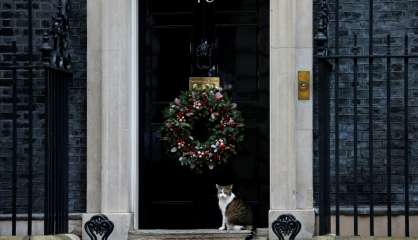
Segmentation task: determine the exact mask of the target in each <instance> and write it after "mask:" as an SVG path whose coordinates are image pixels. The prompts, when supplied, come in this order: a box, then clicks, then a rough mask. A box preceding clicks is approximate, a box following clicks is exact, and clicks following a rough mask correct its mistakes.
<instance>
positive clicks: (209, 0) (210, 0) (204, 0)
mask: <svg viewBox="0 0 418 240" xmlns="http://www.w3.org/2000/svg"><path fill="white" fill-rule="evenodd" d="M214 1H215V0H197V3H201V2H207V3H213V2H214Z"/></svg>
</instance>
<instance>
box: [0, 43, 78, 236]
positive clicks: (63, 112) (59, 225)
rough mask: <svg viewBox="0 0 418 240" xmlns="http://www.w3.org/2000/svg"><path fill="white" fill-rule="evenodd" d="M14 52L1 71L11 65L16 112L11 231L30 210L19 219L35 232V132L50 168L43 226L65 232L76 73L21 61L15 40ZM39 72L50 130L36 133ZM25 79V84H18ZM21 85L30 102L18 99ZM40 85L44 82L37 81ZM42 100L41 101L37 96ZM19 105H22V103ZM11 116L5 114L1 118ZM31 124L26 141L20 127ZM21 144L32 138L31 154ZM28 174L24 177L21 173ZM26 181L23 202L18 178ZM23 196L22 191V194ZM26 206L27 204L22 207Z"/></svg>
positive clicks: (14, 232) (46, 174) (14, 231)
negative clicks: (22, 119) (23, 118)
mask: <svg viewBox="0 0 418 240" xmlns="http://www.w3.org/2000/svg"><path fill="white" fill-rule="evenodd" d="M11 48H12V49H13V52H12V55H13V56H12V58H13V65H12V66H0V70H2V71H6V72H7V71H11V81H10V83H11V86H9V87H10V89H11V95H12V98H11V103H12V112H11V114H10V115H9V116H10V118H11V122H12V124H11V128H12V131H11V132H12V136H11V137H12V149H11V161H10V162H11V165H12V166H11V167H10V168H11V178H10V183H11V194H10V195H11V203H10V205H11V206H10V209H11V213H10V216H11V217H10V220H11V226H12V228H11V231H10V234H11V235H17V234H18V232H17V223H18V215H21V214H22V211H25V214H23V215H26V217H23V215H22V217H19V220H21V219H25V220H26V223H27V235H31V234H32V228H33V224H32V222H33V220H34V219H33V215H34V214H33V206H34V196H33V192H34V191H40V190H42V188H40V186H39V185H34V184H33V183H34V179H39V176H34V174H33V172H34V169H33V163H34V153H33V151H34V149H33V142H34V140H35V138H43V139H45V171H44V172H43V174H44V178H45V186H44V189H45V194H44V202H45V205H44V212H43V215H44V225H45V226H44V232H45V234H51V233H66V232H67V231H68V84H69V81H70V80H71V78H72V74H71V72H69V71H66V70H63V69H58V68H53V67H50V66H44V65H39V66H33V65H32V66H30V65H27V66H18V65H17V64H16V60H15V59H16V54H17V51H16V42H13V43H12V47H11ZM19 72H22V73H27V80H29V81H28V82H27V85H28V86H27V87H25V86H24V85H25V84H24V83H23V81H24V80H26V79H20V78H19V77H18V75H22V74H18V73H19ZM34 72H41V73H42V74H43V75H44V77H45V81H44V89H45V99H46V100H45V103H43V104H44V106H45V109H46V110H45V113H46V114H45V119H44V120H45V122H46V124H45V127H44V129H45V135H44V136H43V137H42V136H39V135H37V136H36V137H35V136H34V134H33V131H34V129H35V126H34V123H33V115H34V109H35V107H34V105H35V104H34V96H33V93H34V88H33V86H31V85H33V81H34ZM19 82H20V84H19ZM19 85H21V88H22V89H27V92H25V95H27V96H28V101H27V103H26V106H22V102H21V101H19V99H18V92H19V91H20V92H22V89H19V87H18V86H19ZM38 87H39V86H38ZM37 104H39V102H37ZM18 105H19V107H18ZM22 108H26V109H27V116H28V124H27V126H23V127H22V126H20V125H19V124H18V117H19V113H21V111H22V110H20V111H19V109H22ZM2 120H6V119H2ZM25 129H27V132H28V134H27V138H26V139H25V140H24V142H22V138H21V137H19V136H18V131H20V130H25ZM21 144H27V146H28V151H27V156H26V157H25V158H23V159H19V157H21V158H22V157H23V156H21V154H20V155H19V154H18V148H19V145H21ZM22 161H27V162H26V163H25V165H26V166H28V168H27V170H26V173H25V174H23V175H22V174H21V171H22V170H19V169H18V163H19V162H22ZM22 177H24V179H23V178H22ZM22 180H24V181H27V185H26V196H23V198H24V199H26V201H27V203H26V207H25V208H22V207H20V208H18V206H17V203H18V192H22V189H19V187H22V184H18V182H19V181H22ZM20 197H22V196H20ZM23 209H26V210H23Z"/></svg>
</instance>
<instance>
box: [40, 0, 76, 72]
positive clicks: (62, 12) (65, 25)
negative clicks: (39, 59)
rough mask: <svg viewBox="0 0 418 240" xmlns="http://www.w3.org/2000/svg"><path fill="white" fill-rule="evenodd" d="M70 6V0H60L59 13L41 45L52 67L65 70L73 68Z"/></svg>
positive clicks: (46, 61)
mask: <svg viewBox="0 0 418 240" xmlns="http://www.w3.org/2000/svg"><path fill="white" fill-rule="evenodd" d="M70 6H71V4H70V0H58V5H57V13H56V14H55V16H53V17H52V26H51V28H50V30H49V31H48V32H47V33H44V35H43V39H42V46H41V51H42V55H43V60H44V62H45V63H46V64H47V65H49V66H51V67H55V68H60V69H65V70H70V69H71V53H70V45H71V29H70V17H69V14H70V10H71V8H70ZM51 37H52V43H53V44H52V47H51V46H50V38H51Z"/></svg>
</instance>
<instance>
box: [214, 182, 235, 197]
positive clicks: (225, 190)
mask: <svg viewBox="0 0 418 240" xmlns="http://www.w3.org/2000/svg"><path fill="white" fill-rule="evenodd" d="M232 186H233V185H232V184H231V185H227V186H221V185H218V184H216V188H217V189H218V198H219V199H225V198H228V197H230V196H231V194H232Z"/></svg>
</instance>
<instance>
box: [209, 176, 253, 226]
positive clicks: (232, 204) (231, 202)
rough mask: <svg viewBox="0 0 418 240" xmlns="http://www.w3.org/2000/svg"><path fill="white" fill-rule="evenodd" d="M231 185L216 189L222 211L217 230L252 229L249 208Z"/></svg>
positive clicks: (251, 217) (251, 216)
mask: <svg viewBox="0 0 418 240" xmlns="http://www.w3.org/2000/svg"><path fill="white" fill-rule="evenodd" d="M232 187H233V185H227V186H221V185H218V184H216V188H217V189H218V200H219V208H220V210H221V213H222V226H221V227H220V228H219V230H243V229H247V230H252V224H253V215H252V212H251V208H250V207H249V206H248V205H247V204H246V203H245V202H244V201H243V200H242V199H241V198H239V197H237V196H235V194H234V193H233V192H232Z"/></svg>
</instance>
